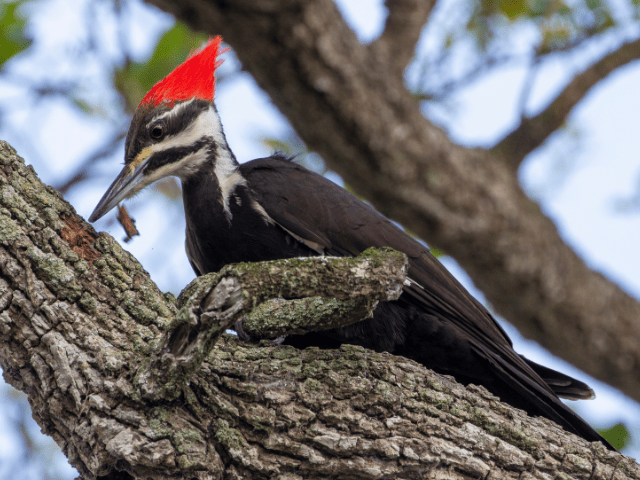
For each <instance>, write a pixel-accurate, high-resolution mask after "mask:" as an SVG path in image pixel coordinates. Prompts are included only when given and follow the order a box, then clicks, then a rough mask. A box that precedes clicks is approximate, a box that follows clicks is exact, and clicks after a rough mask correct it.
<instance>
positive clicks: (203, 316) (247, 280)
mask: <svg viewBox="0 0 640 480" xmlns="http://www.w3.org/2000/svg"><path fill="white" fill-rule="evenodd" d="M406 271H407V258H406V256H405V255H404V254H403V253H400V252H396V251H394V250H392V249H390V248H383V249H373V248H371V249H368V250H366V251H365V252H363V253H362V254H361V255H359V256H358V257H356V258H335V257H316V258H293V259H285V260H274V261H270V262H258V263H240V264H235V265H229V266H227V267H225V268H223V269H222V270H221V271H220V272H218V273H212V274H208V275H205V276H203V277H200V278H197V279H196V280H194V281H193V282H192V283H191V284H190V285H189V286H188V287H187V288H185V290H184V291H183V292H182V293H181V295H180V297H179V298H178V304H179V305H182V306H181V308H180V310H179V311H178V313H177V314H176V316H175V318H174V319H173V320H172V321H171V323H170V324H169V327H168V328H167V331H166V333H165V334H164V335H163V337H162V339H161V341H160V345H159V348H158V351H157V353H156V354H155V355H153V356H152V357H151V358H150V359H149V360H148V361H146V362H145V364H144V365H143V366H142V367H141V368H140V369H139V371H138V373H137V375H136V379H135V380H134V383H135V384H136V385H137V386H138V387H139V388H140V389H141V393H142V395H143V397H144V398H146V399H149V400H159V399H161V398H163V399H170V400H174V399H175V398H177V397H178V396H179V395H180V394H181V392H182V387H183V386H184V385H185V384H187V383H188V382H189V380H190V379H191V376H192V375H193V374H194V372H196V371H197V370H198V369H199V368H200V366H201V364H202V362H203V360H204V359H205V358H206V357H207V356H208V355H209V352H210V351H211V349H212V348H213V345H214V344H215V342H216V341H217V339H218V337H219V336H220V335H221V334H222V333H224V331H225V330H227V329H229V328H231V327H232V326H233V325H234V323H235V322H236V321H238V320H240V319H241V318H243V317H245V318H246V320H245V322H244V324H243V325H244V327H243V329H244V331H245V332H246V333H248V334H249V335H251V336H253V337H258V338H275V337H279V336H284V335H288V334H303V333H308V332H312V331H318V330H329V329H331V328H337V327H344V326H347V325H351V324H353V323H356V322H359V321H361V320H364V319H365V318H368V317H370V316H371V315H372V314H373V310H374V309H375V307H376V305H377V304H378V302H379V301H389V300H396V299H397V298H398V297H399V296H400V294H401V293H402V286H403V284H404V282H405V277H406Z"/></svg>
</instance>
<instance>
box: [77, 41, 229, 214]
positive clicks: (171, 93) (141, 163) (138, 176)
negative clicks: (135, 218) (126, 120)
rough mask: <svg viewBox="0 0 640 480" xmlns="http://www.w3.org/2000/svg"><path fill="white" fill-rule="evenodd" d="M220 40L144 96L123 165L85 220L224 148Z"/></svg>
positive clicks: (184, 173) (180, 174) (188, 169)
mask: <svg viewBox="0 0 640 480" xmlns="http://www.w3.org/2000/svg"><path fill="white" fill-rule="evenodd" d="M221 41H222V39H221V38H220V37H219V36H218V37H215V38H213V39H212V40H210V41H209V42H208V43H207V45H206V46H205V47H204V48H202V49H201V50H200V51H198V52H196V53H195V54H193V55H191V56H189V58H187V60H185V61H184V62H183V63H182V64H181V65H179V66H178V67H176V69H175V70H173V72H171V73H170V74H169V75H167V76H166V77H165V78H164V79H163V80H161V81H159V82H158V83H156V84H155V85H154V86H153V88H152V89H151V90H149V92H148V93H147V94H146V95H145V97H144V98H143V99H142V101H141V102H140V105H138V108H137V109H136V112H135V114H134V116H133V119H132V120H131V126H130V127H129V132H128V134H127V140H126V143H125V166H124V168H123V169H122V171H121V172H120V174H119V175H118V177H117V178H116V179H115V180H114V182H113V183H112V184H111V186H110V187H109V189H108V190H107V192H106V193H105V194H104V196H103V197H102V199H101V200H100V202H99V203H98V205H97V206H96V208H95V210H94V211H93V213H92V214H91V216H90V217H89V221H91V222H95V221H96V220H98V219H99V218H100V217H102V216H103V215H104V214H106V213H107V212H108V211H109V210H111V209H112V208H113V207H115V206H116V205H117V204H118V203H120V202H121V201H122V200H124V199H126V198H129V197H131V196H133V195H135V194H136V193H138V192H139V191H140V190H142V189H143V188H145V187H146V186H147V185H150V184H151V183H153V182H155V181H157V180H160V179H161V178H164V177H167V176H170V175H174V176H177V177H180V178H181V179H183V180H184V179H185V178H187V177H189V175H190V174H192V173H194V172H195V171H197V170H198V168H199V167H200V166H201V165H202V164H203V163H204V162H206V161H207V159H211V158H214V157H215V156H216V150H218V149H219V148H221V147H225V148H226V140H225V139H224V133H223V131H222V126H221V124H220V118H219V116H218V113H217V111H216V109H215V106H214V104H213V97H214V92H215V69H216V68H217V67H218V66H219V65H220V64H221V63H222V60H220V59H219V58H218V55H219V54H220V53H221V52H220V43H221ZM230 161H231V162H235V159H233V158H231V159H230Z"/></svg>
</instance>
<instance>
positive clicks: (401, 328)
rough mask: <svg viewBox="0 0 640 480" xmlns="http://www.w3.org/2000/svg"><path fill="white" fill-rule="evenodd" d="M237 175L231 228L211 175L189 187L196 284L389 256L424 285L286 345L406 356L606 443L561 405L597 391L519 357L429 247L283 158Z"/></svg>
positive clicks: (199, 177)
mask: <svg viewBox="0 0 640 480" xmlns="http://www.w3.org/2000/svg"><path fill="white" fill-rule="evenodd" d="M238 170H239V173H240V174H241V175H242V177H243V179H244V181H245V183H243V184H239V185H238V186H237V187H236V188H235V190H234V192H233V193H232V195H231V197H230V199H229V207H230V213H231V215H230V218H229V215H227V214H225V212H224V211H223V206H222V205H223V200H222V199H221V198H214V197H216V196H218V195H219V194H220V189H219V187H218V186H217V182H216V177H215V175H214V174H213V172H212V171H211V169H209V171H210V173H209V174H206V173H205V172H203V173H202V174H201V175H194V176H193V177H192V178H190V179H188V180H186V181H185V182H184V183H183V198H184V206H185V213H186V219H187V252H188V255H189V258H190V260H191V263H192V265H193V266H194V269H195V270H196V272H197V274H199V275H201V274H204V273H207V272H211V271H217V270H219V269H220V268H221V267H222V266H224V265H226V264H228V263H235V262H241V261H243V262H248V261H259V260H269V259H276V258H287V257H296V256H310V255H318V254H319V251H318V247H320V248H321V249H322V251H323V253H324V254H326V255H332V256H354V255H358V254H359V253H361V252H362V251H364V250H365V249H367V248H368V247H371V246H375V247H380V246H390V247H392V248H395V249H397V250H400V251H402V252H404V253H405V254H407V256H408V257H409V277H410V278H411V279H412V280H413V281H414V282H415V283H412V284H411V285H410V286H406V287H405V288H404V293H403V295H402V296H401V297H400V299H399V300H398V301H395V302H386V303H382V304H380V306H379V307H378V308H377V309H376V311H375V313H374V317H373V319H369V320H365V321H363V322H360V323H358V324H356V325H352V326H349V327H345V328H340V329H334V330H330V331H326V332H320V333H314V334H308V335H304V336H290V337H288V338H287V339H286V340H285V342H286V343H288V344H290V345H294V346H297V347H299V348H304V347H307V346H320V347H324V348H336V347H338V346H339V345H340V344H342V343H350V344H357V345H361V346H363V347H366V348H370V349H373V350H376V351H387V352H390V353H393V354H396V355H402V356H405V357H408V358H411V359H413V360H415V361H417V362H420V363H422V364H423V365H425V366H427V367H429V368H432V369H434V370H436V371H438V372H440V373H443V374H450V375H453V376H454V377H455V378H456V379H457V380H458V381H460V382H462V383H465V384H469V383H475V384H480V385H484V386H485V387H486V388H487V389H488V390H490V391H491V392H492V393H494V394H496V395H497V396H499V397H500V398H501V399H502V400H503V401H505V402H507V403H509V404H511V405H513V406H515V407H518V408H521V409H523V410H525V411H527V412H528V413H529V414H531V415H542V416H545V417H547V418H550V419H552V420H554V421H555V422H556V423H558V424H560V425H562V426H563V427H564V428H565V429H567V430H568V431H571V432H573V433H576V434H578V435H580V436H582V437H584V438H586V439H587V440H590V441H598V440H600V441H604V440H603V439H602V437H601V436H600V435H599V434H598V433H597V432H596V431H595V430H593V429H592V428H591V427H590V426H589V425H588V424H587V423H586V422H585V421H584V420H582V419H581V418H580V417H579V416H578V415H576V414H575V413H574V412H573V411H572V410H571V409H570V408H568V407H567V406H565V405H564V404H563V403H562V402H561V401H560V400H559V398H558V395H560V396H564V397H565V398H572V399H578V398H589V397H591V396H592V395H593V392H592V391H591V389H590V388H589V387H588V386H587V385H585V384H584V383H582V382H579V381H577V380H575V379H573V378H571V377H568V376H566V375H563V374H561V373H559V372H556V371H554V370H551V369H548V368H546V367H543V366H541V365H538V364H536V363H534V362H531V361H529V360H527V359H526V358H524V357H522V356H520V355H518V354H517V353H516V352H515V351H514V350H513V348H512V344H511V340H510V339H509V337H508V336H507V335H506V333H505V332H504V330H503V329H502V328H501V327H500V325H499V324H498V323H497V322H496V321H495V319H494V318H493V317H492V316H491V314H490V313H489V312H488V311H487V310H486V308H484V307H483V306H482V305H481V304H480V303H479V302H478V301H477V300H476V299H475V298H473V297H472V296H471V295H470V294H469V293H468V292H467V290H466V289H465V288H464V287H463V286H462V285H460V283H459V282H458V281H457V280H456V279H455V278H454V277H453V276H452V275H451V274H450V273H449V272H448V271H447V270H446V269H445V268H444V266H443V265H442V264H441V263H440V262H439V261H438V260H437V259H436V258H435V257H433V255H431V253H430V252H429V250H428V249H427V248H426V247H424V246H423V245H422V244H420V243H419V242H417V241H416V240H414V239H413V238H411V237H410V236H409V235H407V234H406V233H405V232H403V231H402V230H400V229H399V228H397V227H396V226H395V225H394V224H393V223H391V222H390V221H389V220H387V219H386V218H385V217H383V216H382V215H380V214H379V213H378V212H376V211H375V210H374V209H373V208H371V207H370V206H369V205H367V204H365V203H364V202H362V201H360V200H359V199H358V198H356V197H355V196H353V195H351V194H350V193H349V192H347V191H346V190H344V189H343V188H341V187H339V186H337V185H335V184H334V183H333V182H331V181H329V180H327V179H325V178H324V177H322V176H320V175H318V174H316V173H313V172H311V171H309V170H307V169H305V168H304V167H302V166H300V165H298V164H296V163H294V162H291V161H288V160H287V159H285V158H284V157H281V156H273V157H270V158H263V159H258V160H253V161H251V162H248V163H245V164H242V165H240V166H239V169H238ZM256 205H258V206H259V207H256ZM260 210H263V211H260ZM265 213H266V215H267V216H268V217H267V216H265V215H264V214H265ZM309 245H312V246H313V247H314V248H312V247H311V246H309ZM605 443H606V442H605ZM607 445H608V444H607Z"/></svg>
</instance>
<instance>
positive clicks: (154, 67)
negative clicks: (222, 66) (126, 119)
mask: <svg viewBox="0 0 640 480" xmlns="http://www.w3.org/2000/svg"><path fill="white" fill-rule="evenodd" d="M206 40H207V36H206V35H205V34H202V33H194V32H192V31H191V30H189V28H188V27H187V26H185V25H184V24H183V23H180V22H176V24H175V25H174V26H173V27H172V28H171V29H169V30H168V31H167V32H166V33H165V34H164V35H162V37H161V38H160V40H159V41H158V44H157V45H156V48H155V51H154V52H153V55H152V56H151V58H149V60H147V61H145V62H141V63H137V62H127V64H126V65H124V66H123V67H122V68H119V69H117V70H116V71H115V77H114V84H115V87H116V89H117V90H118V92H120V94H122V97H123V98H124V100H125V103H126V106H127V110H128V111H129V112H133V111H135V109H136V107H137V106H138V103H140V100H142V98H143V97H144V95H145V94H146V93H147V92H148V91H149V90H150V89H151V87H153V85H154V84H155V83H156V82H157V81H159V80H161V79H163V78H164V77H165V76H166V75H167V74H168V73H169V72H171V71H172V70H173V69H174V68H175V67H176V66H178V65H179V64H180V63H182V62H183V61H184V59H185V58H186V57H187V56H188V55H189V53H190V52H191V51H193V50H195V49H197V48H198V47H201V46H202V44H203V43H204V42H205V41H206Z"/></svg>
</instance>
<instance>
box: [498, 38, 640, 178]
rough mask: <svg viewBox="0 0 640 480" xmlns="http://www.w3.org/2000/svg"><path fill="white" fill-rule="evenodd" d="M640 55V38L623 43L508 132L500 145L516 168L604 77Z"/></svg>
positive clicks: (499, 147) (505, 157) (499, 151)
mask: <svg viewBox="0 0 640 480" xmlns="http://www.w3.org/2000/svg"><path fill="white" fill-rule="evenodd" d="M639 58H640V39H638V40H635V41H633V42H629V43H626V44H624V45H622V46H621V47H620V48H618V49H617V50H615V51H613V52H611V53H609V54H607V55H605V56H604V57H603V58H601V59H600V60H598V61H597V62H596V63H594V64H593V65H591V66H590V67H589V68H587V69H586V70H585V71H584V72H582V73H580V74H578V75H576V77H575V78H574V79H573V80H572V81H571V82H570V83H569V85H567V86H566V87H565V88H564V90H562V92H560V94H559V95H558V96H557V97H556V98H555V99H554V100H553V101H552V102H551V103H550V104H549V105H548V106H547V108H545V109H544V110H543V111H542V112H540V113H539V114H538V115H536V116H535V117H531V118H523V119H522V122H521V123H520V126H519V127H518V128H516V129H515V130H514V131H513V132H511V133H510V134H509V135H507V136H506V137H505V138H504V139H503V140H502V141H501V142H500V143H499V144H498V145H497V146H496V147H494V150H495V153H496V154H497V155H499V156H501V157H503V158H504V159H505V160H506V161H507V163H508V164H509V165H510V166H511V167H512V168H513V169H514V170H515V169H517V168H518V167H519V166H520V164H521V163H522V161H523V160H524V159H525V157H526V156H527V155H528V154H529V153H531V152H532V151H534V150H535V149H536V148H538V147H539V146H540V145H542V144H543V143H544V141H545V140H546V139H547V138H549V136H550V135H551V134H552V133H553V132H555V131H556V130H557V129H558V128H560V127H561V126H562V124H563V123H564V122H565V121H566V119H567V117H568V116H569V113H571V111H572V110H573V107H575V106H576V105H577V104H578V103H579V102H580V101H581V100H582V99H583V98H584V96H585V95H586V94H587V93H588V92H589V91H590V90H591V89H592V88H593V87H594V85H596V84H597V83H599V82H600V81H601V80H603V79H604V78H606V77H607V76H608V75H609V74H610V73H612V72H614V71H615V70H617V69H618V68H620V67H622V66H624V65H626V64H628V63H630V62H632V61H634V60H637V59H639Z"/></svg>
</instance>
